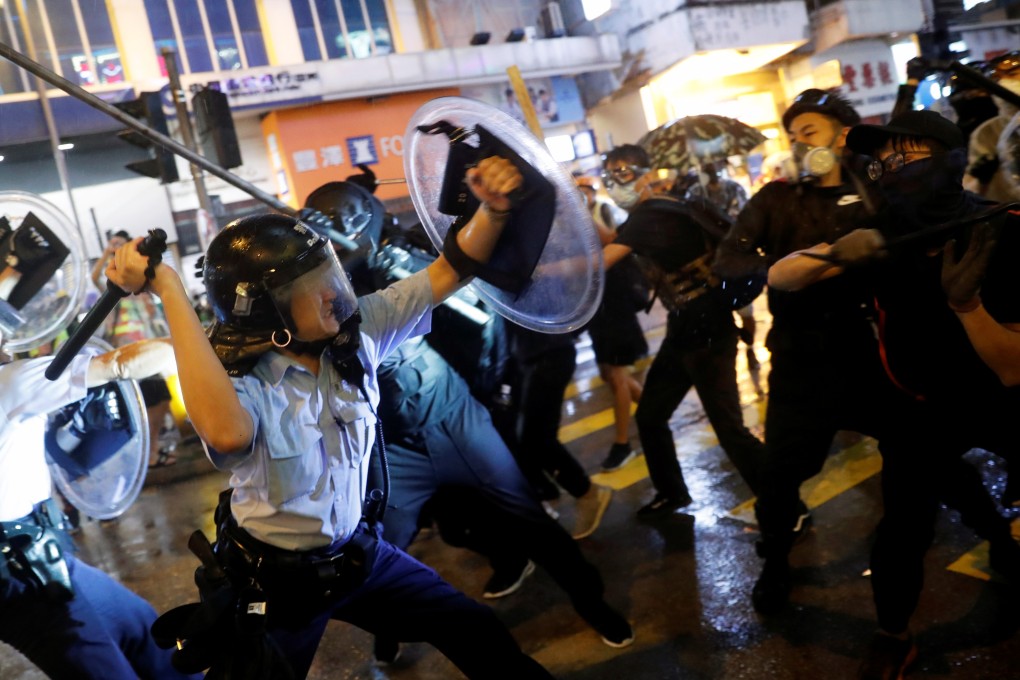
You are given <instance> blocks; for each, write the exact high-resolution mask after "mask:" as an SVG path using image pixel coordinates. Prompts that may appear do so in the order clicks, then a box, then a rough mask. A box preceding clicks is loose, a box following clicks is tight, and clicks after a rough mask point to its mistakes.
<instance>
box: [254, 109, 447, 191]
mask: <svg viewBox="0 0 1020 680" xmlns="http://www.w3.org/2000/svg"><path fill="white" fill-rule="evenodd" d="M457 94H459V92H458V91H457V90H451V89H444V90H431V91H427V92H409V93H403V94H395V95H390V96H387V97H373V98H370V99H365V98H359V99H352V100H349V101H337V102H328V103H322V104H315V105H312V106H305V107H300V108H293V109H279V110H276V111H273V112H271V113H269V114H268V115H267V116H266V117H265V118H263V120H262V133H263V136H264V137H265V139H266V144H267V147H268V149H269V161H270V164H271V165H272V166H273V171H274V172H275V173H276V174H277V177H278V183H279V188H280V191H281V195H280V199H281V200H283V201H286V202H287V203H289V204H290V205H292V206H294V207H300V206H301V205H302V204H303V202H304V199H305V197H306V196H308V194H310V193H311V192H312V191H314V190H315V189H317V188H318V187H320V186H322V185H323V184H325V183H327V182H336V181H340V180H344V179H346V178H347V177H348V176H350V175H355V174H359V173H360V171H359V170H358V168H357V167H356V166H358V165H368V166H370V167H371V168H372V170H373V172H375V174H376V176H377V177H379V178H380V179H390V178H400V177H403V176H404V159H403V157H404V131H405V129H406V128H407V122H408V120H410V118H411V115H412V114H413V113H414V112H415V111H417V110H418V108H419V107H420V106H421V105H422V104H424V103H425V102H427V101H429V100H432V99H435V98H436V97H445V96H452V95H457ZM407 194H408V191H407V186H406V185H404V184H392V185H383V186H380V187H379V188H378V191H377V192H376V196H378V197H379V198H380V199H383V200H386V199H389V198H397V197H400V196H407Z"/></svg>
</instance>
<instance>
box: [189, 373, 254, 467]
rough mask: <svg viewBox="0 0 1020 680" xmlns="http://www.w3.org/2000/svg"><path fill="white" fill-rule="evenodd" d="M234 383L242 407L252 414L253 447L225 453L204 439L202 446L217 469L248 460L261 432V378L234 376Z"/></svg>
mask: <svg viewBox="0 0 1020 680" xmlns="http://www.w3.org/2000/svg"><path fill="white" fill-rule="evenodd" d="M232 382H233V384H234V392H236V393H237V398H238V400H239V401H240V402H241V407H242V408H244V410H245V411H247V412H248V415H250V416H251V425H252V437H251V442H252V445H251V448H250V449H249V450H248V451H247V452H245V453H231V454H223V453H220V452H219V451H217V450H216V449H214V448H212V447H211V446H209V445H208V444H206V443H205V441H204V440H203V441H202V446H204V447H205V453H206V455H207V456H208V457H209V462H211V463H212V464H213V467H215V468H216V469H217V470H222V471H229V470H230V469H232V468H233V467H234V466H236V465H237V464H238V463H241V462H243V461H245V460H248V457H249V456H250V455H251V453H252V451H254V449H255V440H256V439H258V434H259V407H258V404H259V402H258V395H261V394H263V393H264V390H263V389H262V387H261V385H260V382H259V379H258V378H256V377H255V376H252V375H246V376H244V377H243V378H234V379H233V380H232Z"/></svg>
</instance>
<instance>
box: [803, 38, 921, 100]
mask: <svg viewBox="0 0 1020 680" xmlns="http://www.w3.org/2000/svg"><path fill="white" fill-rule="evenodd" d="M831 59H835V60H837V61H838V62H839V70H840V75H841V76H842V80H843V87H842V91H843V94H845V95H846V97H847V99H849V100H850V102H851V103H852V104H853V105H854V108H856V109H857V112H858V113H859V114H861V117H862V118H867V117H869V116H880V115H888V114H889V113H890V112H892V109H893V106H894V105H895V104H896V94H897V91H898V89H899V85H900V80H902V78H901V76H900V74H898V73H896V65H895V62H893V56H892V50H891V49H890V48H889V46H888V45H886V44H885V43H884V42H882V41H880V40H859V41H855V42H848V43H841V44H839V45H837V46H835V47H833V48H832V49H829V50H826V51H825V52H823V53H821V54H819V55H815V57H813V58H812V62H816V61H817V62H819V63H821V62H825V61H828V60H831Z"/></svg>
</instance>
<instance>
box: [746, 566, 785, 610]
mask: <svg viewBox="0 0 1020 680" xmlns="http://www.w3.org/2000/svg"><path fill="white" fill-rule="evenodd" d="M791 589H792V585H791V583H790V563H789V562H787V560H786V559H785V558H775V557H773V558H771V559H766V560H765V564H764V565H762V568H761V575H760V576H759V577H758V580H757V581H756V582H755V584H754V588H753V589H752V590H751V604H753V605H754V610H755V611H756V612H758V613H759V614H764V615H765V616H772V615H773V614H778V613H779V612H781V611H782V610H783V608H784V607H786V603H787V602H789V600H790V590H791Z"/></svg>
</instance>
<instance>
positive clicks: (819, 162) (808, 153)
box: [791, 142, 839, 182]
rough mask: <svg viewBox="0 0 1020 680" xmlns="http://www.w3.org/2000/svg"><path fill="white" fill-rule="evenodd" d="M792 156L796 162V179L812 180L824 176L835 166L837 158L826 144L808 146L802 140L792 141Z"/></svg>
mask: <svg viewBox="0 0 1020 680" xmlns="http://www.w3.org/2000/svg"><path fill="white" fill-rule="evenodd" d="M792 148H793V158H794V161H795V163H796V165H795V170H796V173H797V174H796V177H795V178H793V177H791V179H795V180H796V181H801V182H803V181H812V180H815V179H818V178H819V177H825V176H826V175H828V174H829V173H830V172H832V169H833V168H835V167H836V164H837V163H838V162H839V158H837V157H836V152H835V151H833V150H832V149H831V148H829V147H827V146H809V145H807V144H805V143H804V142H794V144H793V147H792Z"/></svg>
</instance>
